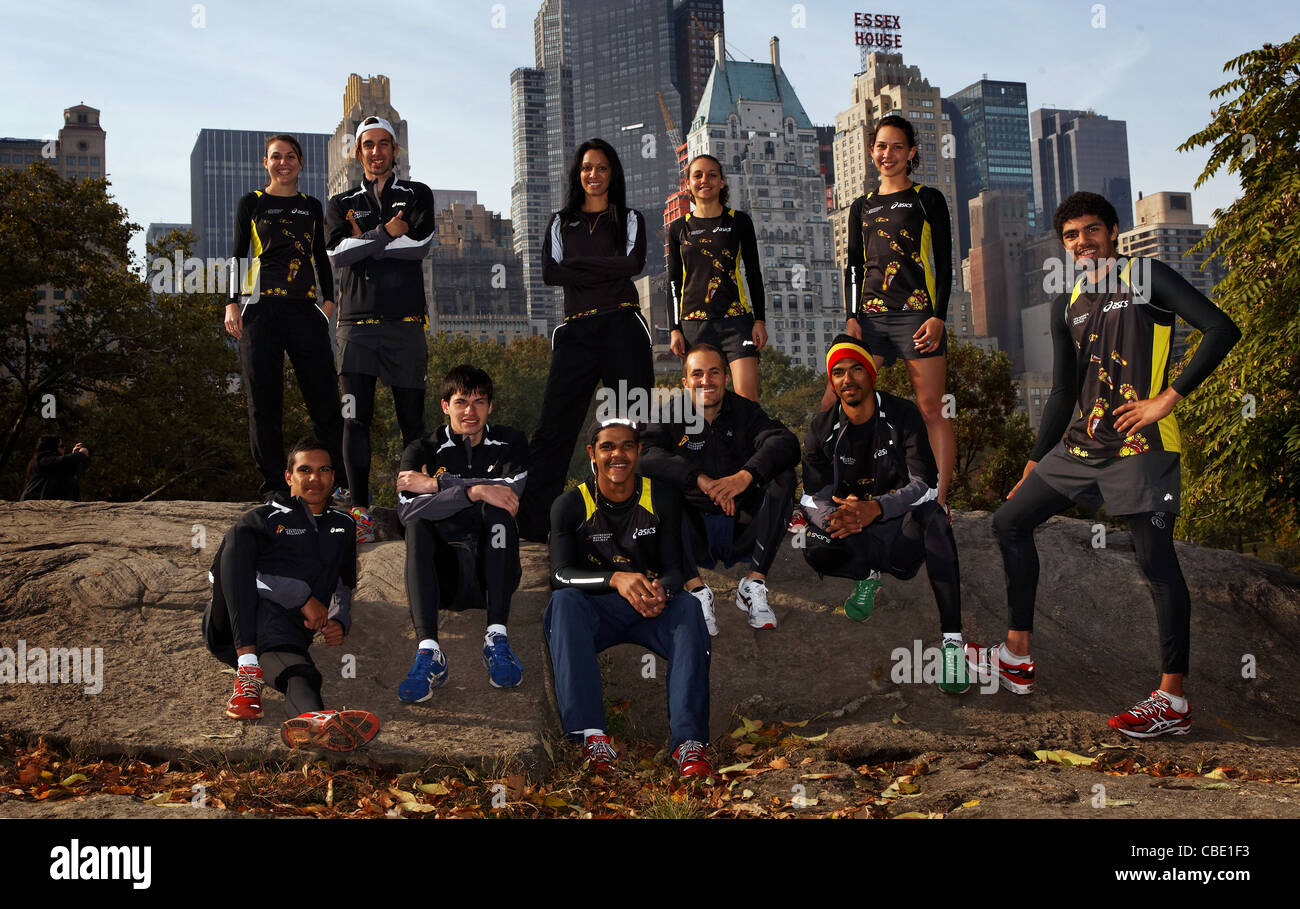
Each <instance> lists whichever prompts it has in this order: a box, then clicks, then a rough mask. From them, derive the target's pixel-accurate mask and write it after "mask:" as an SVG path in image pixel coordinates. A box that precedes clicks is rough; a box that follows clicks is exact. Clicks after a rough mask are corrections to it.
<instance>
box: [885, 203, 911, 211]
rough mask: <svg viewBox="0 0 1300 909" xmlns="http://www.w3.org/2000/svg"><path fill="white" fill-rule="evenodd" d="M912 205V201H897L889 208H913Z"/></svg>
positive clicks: (891, 209)
mask: <svg viewBox="0 0 1300 909" xmlns="http://www.w3.org/2000/svg"><path fill="white" fill-rule="evenodd" d="M911 207H912V203H911V202H895V203H894V204H893V205H891V206H889V210H890V211H893V210H894V209H896V208H911Z"/></svg>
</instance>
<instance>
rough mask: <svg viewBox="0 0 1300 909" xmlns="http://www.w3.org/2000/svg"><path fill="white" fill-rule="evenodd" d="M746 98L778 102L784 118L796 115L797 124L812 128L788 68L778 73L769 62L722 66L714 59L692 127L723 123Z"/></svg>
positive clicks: (734, 62) (732, 63)
mask: <svg viewBox="0 0 1300 909" xmlns="http://www.w3.org/2000/svg"><path fill="white" fill-rule="evenodd" d="M741 99H744V100H746V101H779V102H780V103H781V106H782V109H783V111H784V113H783V114H782V119H784V118H785V117H794V122H795V126H798V127H800V128H803V129H812V121H811V120H809V119H808V114H807V113H805V112H804V109H803V105H802V104H800V103H799V96H798V95H796V94H795V93H794V86H792V85H791V84H790V80H789V79H787V78H786V77H785V70H782V71H781V73H780V74H779V75H778V74H777V72H776V69H775V68H774V67H773V66H772V64H770V63H738V62H736V61H734V60H728V61H727V65H726V66H725V67H724V68H722V69H719V68H718V64H717V62H716V61H715V62H714V64H713V72H711V73H709V81H708V83H707V84H706V85H705V86H704V96H703V97H702V98H701V99H700V109H699V110H698V111H696V112H695V119H694V120H692V121H691V129H695V128H696V127H697V126H699V125H701V124H704V123H722V122H725V121H726V119H727V115H728V114H731V113H735V112H736V103H737V102H738V101H740V100H741Z"/></svg>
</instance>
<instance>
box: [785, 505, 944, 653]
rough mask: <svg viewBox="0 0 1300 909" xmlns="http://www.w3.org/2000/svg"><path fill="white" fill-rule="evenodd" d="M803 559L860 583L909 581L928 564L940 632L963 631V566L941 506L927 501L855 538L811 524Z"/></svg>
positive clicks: (822, 571) (874, 524)
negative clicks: (880, 574)
mask: <svg viewBox="0 0 1300 909" xmlns="http://www.w3.org/2000/svg"><path fill="white" fill-rule="evenodd" d="M804 546H805V548H804V553H803V555H804V559H805V560H806V561H807V562H808V564H809V565H811V566H812V567H813V568H814V569H815V570H816V571H817V573H818V574H829V575H832V576H833V577H837V578H849V579H850V580H853V581H860V580H862V579H863V578H865V577H866V576H867V573H868V572H869V571H872V570H875V571H884V572H887V573H889V574H891V575H893V576H894V577H896V578H902V579H903V580H905V581H906V580H908V579H910V578H914V577H916V573H917V572H918V571H920V570H921V566H922V565H925V571H926V574H927V575H928V576H929V578H930V590H931V591H933V593H934V602H935V605H936V606H938V607H939V630H940V631H942V632H943V633H944V634H956V633H958V632H960V631H961V566H960V564H959V563H958V561H957V540H956V538H955V537H954V536H953V532H952V524H950V523H949V522H948V515H947V513H946V512H944V510H943V508H942V506H940V505H939V503H938V502H934V501H930V502H926V503H925V504H924V505H922V506H921V507H919V508H914V509H912V510H911V511H909V512H907V513H906V514H904V515H903V516H902V517H901V518H893V519H891V520H888V521H881V520H877V521H873V522H872V523H871V524H869V525H867V527H866V529H864V530H863V531H861V532H860V533H855V534H852V535H851V536H847V537H841V538H840V539H834V538H832V537H831V536H830V534H828V533H826V532H825V531H822V530H819V529H817V528H816V527H814V526H812V525H809V526H808V529H807V531H805V534H804Z"/></svg>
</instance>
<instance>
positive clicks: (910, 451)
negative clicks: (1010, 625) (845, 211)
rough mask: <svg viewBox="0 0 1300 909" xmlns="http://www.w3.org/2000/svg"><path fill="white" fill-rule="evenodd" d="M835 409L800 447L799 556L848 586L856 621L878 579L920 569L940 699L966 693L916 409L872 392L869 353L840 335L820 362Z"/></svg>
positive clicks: (957, 601) (947, 556) (952, 556)
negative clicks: (853, 584) (938, 640)
mask: <svg viewBox="0 0 1300 909" xmlns="http://www.w3.org/2000/svg"><path fill="white" fill-rule="evenodd" d="M826 372H827V373H828V374H829V375H830V379H831V388H832V390H834V392H835V397H836V399H837V403H836V405H835V406H834V407H832V408H831V409H830V410H827V411H824V412H823V413H822V414H820V415H819V416H817V417H816V418H815V419H814V420H813V423H812V426H811V427H810V428H809V430H808V439H807V441H806V442H805V444H804V460H803V488H804V496H803V500H802V504H803V506H804V508H805V509H806V511H807V512H808V520H809V526H808V530H807V539H806V546H805V548H804V558H805V559H807V560H808V564H809V565H811V566H812V567H813V568H815V569H817V571H818V573H820V574H830V575H835V576H836V577H841V578H850V579H851V580H854V581H857V588H856V589H855V590H854V592H853V593H852V594H851V595H850V596H849V598H848V600H846V601H845V603H844V612H845V613H846V614H847V615H848V617H849V618H851V619H854V620H856V621H859V622H861V621H865V620H866V619H867V618H868V617H869V616H870V615H871V612H872V609H873V608H874V607H875V598H876V591H877V589H879V587H880V573H881V572H888V573H889V574H892V575H893V576H894V577H897V578H904V579H906V578H911V577H914V576H915V575H916V572H917V571H918V570H919V569H920V567H921V565H922V564H923V563H924V565H925V567H926V573H927V574H929V576H930V587H931V589H932V590H933V591H934V599H935V602H936V603H937V604H938V606H939V623H940V628H941V630H942V631H943V676H942V679H941V681H940V683H939V687H940V688H941V689H942V690H943V691H946V692H948V693H949V694H962V693H963V692H965V691H966V690H967V689H969V688H970V674H969V672H968V671H967V655H966V653H965V647H964V645H963V642H962V637H961V578H960V574H959V572H958V567H957V542H956V540H955V539H954V538H953V533H952V525H951V524H950V523H949V521H948V515H947V513H946V512H945V511H944V509H943V506H942V505H940V504H939V503H938V501H937V500H936V498H935V495H936V485H937V483H938V476H939V472H938V468H937V467H936V466H935V462H934V455H933V454H931V453H930V441H929V437H928V435H927V433H926V428H925V421H924V420H923V419H921V412H920V410H918V409H917V407H916V405H915V404H913V403H912V402H910V401H906V400H904V399H902V398H896V397H894V396H893V395H891V394H886V393H885V392H883V391H876V390H875V382H876V370H875V363H874V361H873V360H872V359H871V352H870V351H869V350H867V348H866V346H865V345H864V344H863V343H862V342H861V341H859V340H858V339H857V338H854V337H853V336H852V335H847V334H842V335H839V336H837V337H836V338H835V340H834V342H832V344H831V349H830V352H829V353H828V354H827V355H826Z"/></svg>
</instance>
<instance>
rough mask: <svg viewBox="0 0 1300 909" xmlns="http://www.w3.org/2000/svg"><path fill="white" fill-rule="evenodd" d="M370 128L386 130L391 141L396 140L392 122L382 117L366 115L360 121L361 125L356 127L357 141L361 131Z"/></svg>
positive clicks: (364, 131)
mask: <svg viewBox="0 0 1300 909" xmlns="http://www.w3.org/2000/svg"><path fill="white" fill-rule="evenodd" d="M372 129H382V130H387V131H388V135H390V136H391V137H392V139H393V141H394V142H396V141H397V130H395V129H393V124H391V123H389V122H388V121H387V120H385V119H384V118H383V117H366V118H365V119H364V120H362V121H361V125H360V126H358V127H357V142H360V141H361V135H362V133H366V132H369V131H370V130H372Z"/></svg>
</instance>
